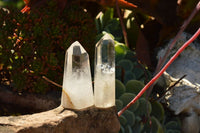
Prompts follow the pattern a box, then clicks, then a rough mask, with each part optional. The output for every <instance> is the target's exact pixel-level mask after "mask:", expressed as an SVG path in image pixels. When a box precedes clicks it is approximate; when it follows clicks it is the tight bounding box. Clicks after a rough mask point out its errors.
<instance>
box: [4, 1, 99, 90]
mask: <svg viewBox="0 0 200 133" xmlns="http://www.w3.org/2000/svg"><path fill="white" fill-rule="evenodd" d="M68 4H69V5H68V6H66V7H65V8H64V10H63V11H62V12H61V11H60V10H59V9H58V7H57V6H56V2H55V1H49V2H47V3H46V4H44V6H41V7H40V8H37V9H35V10H34V9H33V10H31V12H30V14H29V13H28V14H22V13H21V12H20V11H19V10H18V9H16V8H14V7H12V8H11V7H10V8H8V10H9V13H8V12H7V11H5V9H2V8H1V9H0V20H1V21H0V72H1V77H0V81H1V83H4V81H5V80H8V81H10V82H11V84H12V86H13V87H14V88H15V90H17V91H25V90H26V91H29V92H38V93H45V92H46V91H48V90H49V89H50V88H52V87H53V86H50V84H49V83H48V82H47V81H45V80H44V79H42V76H46V77H47V78H49V79H51V80H53V81H55V82H57V83H59V84H62V78H63V64H64V58H65V57H64V56H65V50H66V49H67V48H68V47H69V46H70V45H71V44H72V43H73V42H74V41H79V42H80V43H81V44H82V45H83V46H84V47H85V48H86V50H87V51H88V52H89V54H90V55H91V58H92V55H94V52H93V51H94V43H95V37H96V30H95V23H94V20H93V18H92V17H91V16H90V15H89V13H87V12H84V9H83V8H82V7H80V6H79V5H78V4H76V3H73V2H72V3H68Z"/></svg>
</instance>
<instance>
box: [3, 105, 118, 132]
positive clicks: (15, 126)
mask: <svg viewBox="0 0 200 133" xmlns="http://www.w3.org/2000/svg"><path fill="white" fill-rule="evenodd" d="M119 130H120V123H119V121H118V118H117V113H116V109H115V107H112V108H107V109H98V108H95V107H91V108H88V109H84V110H79V111H75V110H74V111H72V110H67V109H64V108H63V107H62V106H59V107H58V108H55V109H53V110H50V111H46V112H42V113H35V114H32V115H22V116H8V117H0V133H118V132H119Z"/></svg>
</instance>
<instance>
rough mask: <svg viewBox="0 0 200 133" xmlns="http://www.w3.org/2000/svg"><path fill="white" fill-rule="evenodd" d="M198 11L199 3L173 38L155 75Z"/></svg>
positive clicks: (199, 8)
mask: <svg viewBox="0 0 200 133" xmlns="http://www.w3.org/2000/svg"><path fill="white" fill-rule="evenodd" d="M199 10H200V1H199V2H198V3H197V5H196V7H195V9H194V10H193V11H192V13H191V14H190V16H189V18H188V19H187V20H185V21H184V23H183V25H182V26H181V28H180V30H179V32H178V33H177V35H176V36H175V38H174V39H173V41H172V42H171V44H170V46H169V47H168V49H167V51H166V53H165V55H164V57H163V58H161V59H160V60H159V62H158V65H157V68H156V71H155V74H156V73H158V72H159V71H160V69H161V68H162V66H163V65H164V63H165V61H166V59H167V57H168V55H169V53H170V51H171V49H172V48H173V47H174V45H175V43H176V41H177V40H178V38H179V37H180V36H181V34H182V32H183V31H184V30H185V28H186V27H187V26H188V24H189V23H190V21H191V20H192V18H193V17H194V16H195V15H196V13H197V12H198V11H199Z"/></svg>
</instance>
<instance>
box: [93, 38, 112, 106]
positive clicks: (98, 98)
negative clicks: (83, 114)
mask: <svg viewBox="0 0 200 133" xmlns="http://www.w3.org/2000/svg"><path fill="white" fill-rule="evenodd" d="M114 45H115V44H114V40H113V39H112V38H111V37H110V35H109V34H106V35H104V36H103V37H102V38H101V40H100V41H99V42H97V44H96V49H95V78H94V97H95V98H94V99H95V106H96V107H100V108H107V107H111V106H114V105H115V46H114Z"/></svg>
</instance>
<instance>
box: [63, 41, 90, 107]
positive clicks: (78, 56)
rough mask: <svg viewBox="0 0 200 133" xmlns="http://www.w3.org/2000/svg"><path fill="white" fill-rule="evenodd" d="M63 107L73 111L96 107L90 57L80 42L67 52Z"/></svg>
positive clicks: (75, 43)
mask: <svg viewBox="0 0 200 133" xmlns="http://www.w3.org/2000/svg"><path fill="white" fill-rule="evenodd" d="M61 105H62V106H63V107H65V108H71V109H83V108H87V107H89V106H92V105H94V98H93V90H92V81H91V72H90V63H89V56H88V53H87V52H86V51H85V49H84V48H83V47H82V46H81V44H80V43H79V42H78V41H76V42H74V43H73V44H72V45H71V46H70V47H69V48H68V50H67V51H66V55H65V64H64V76H63V92H62V100H61Z"/></svg>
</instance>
